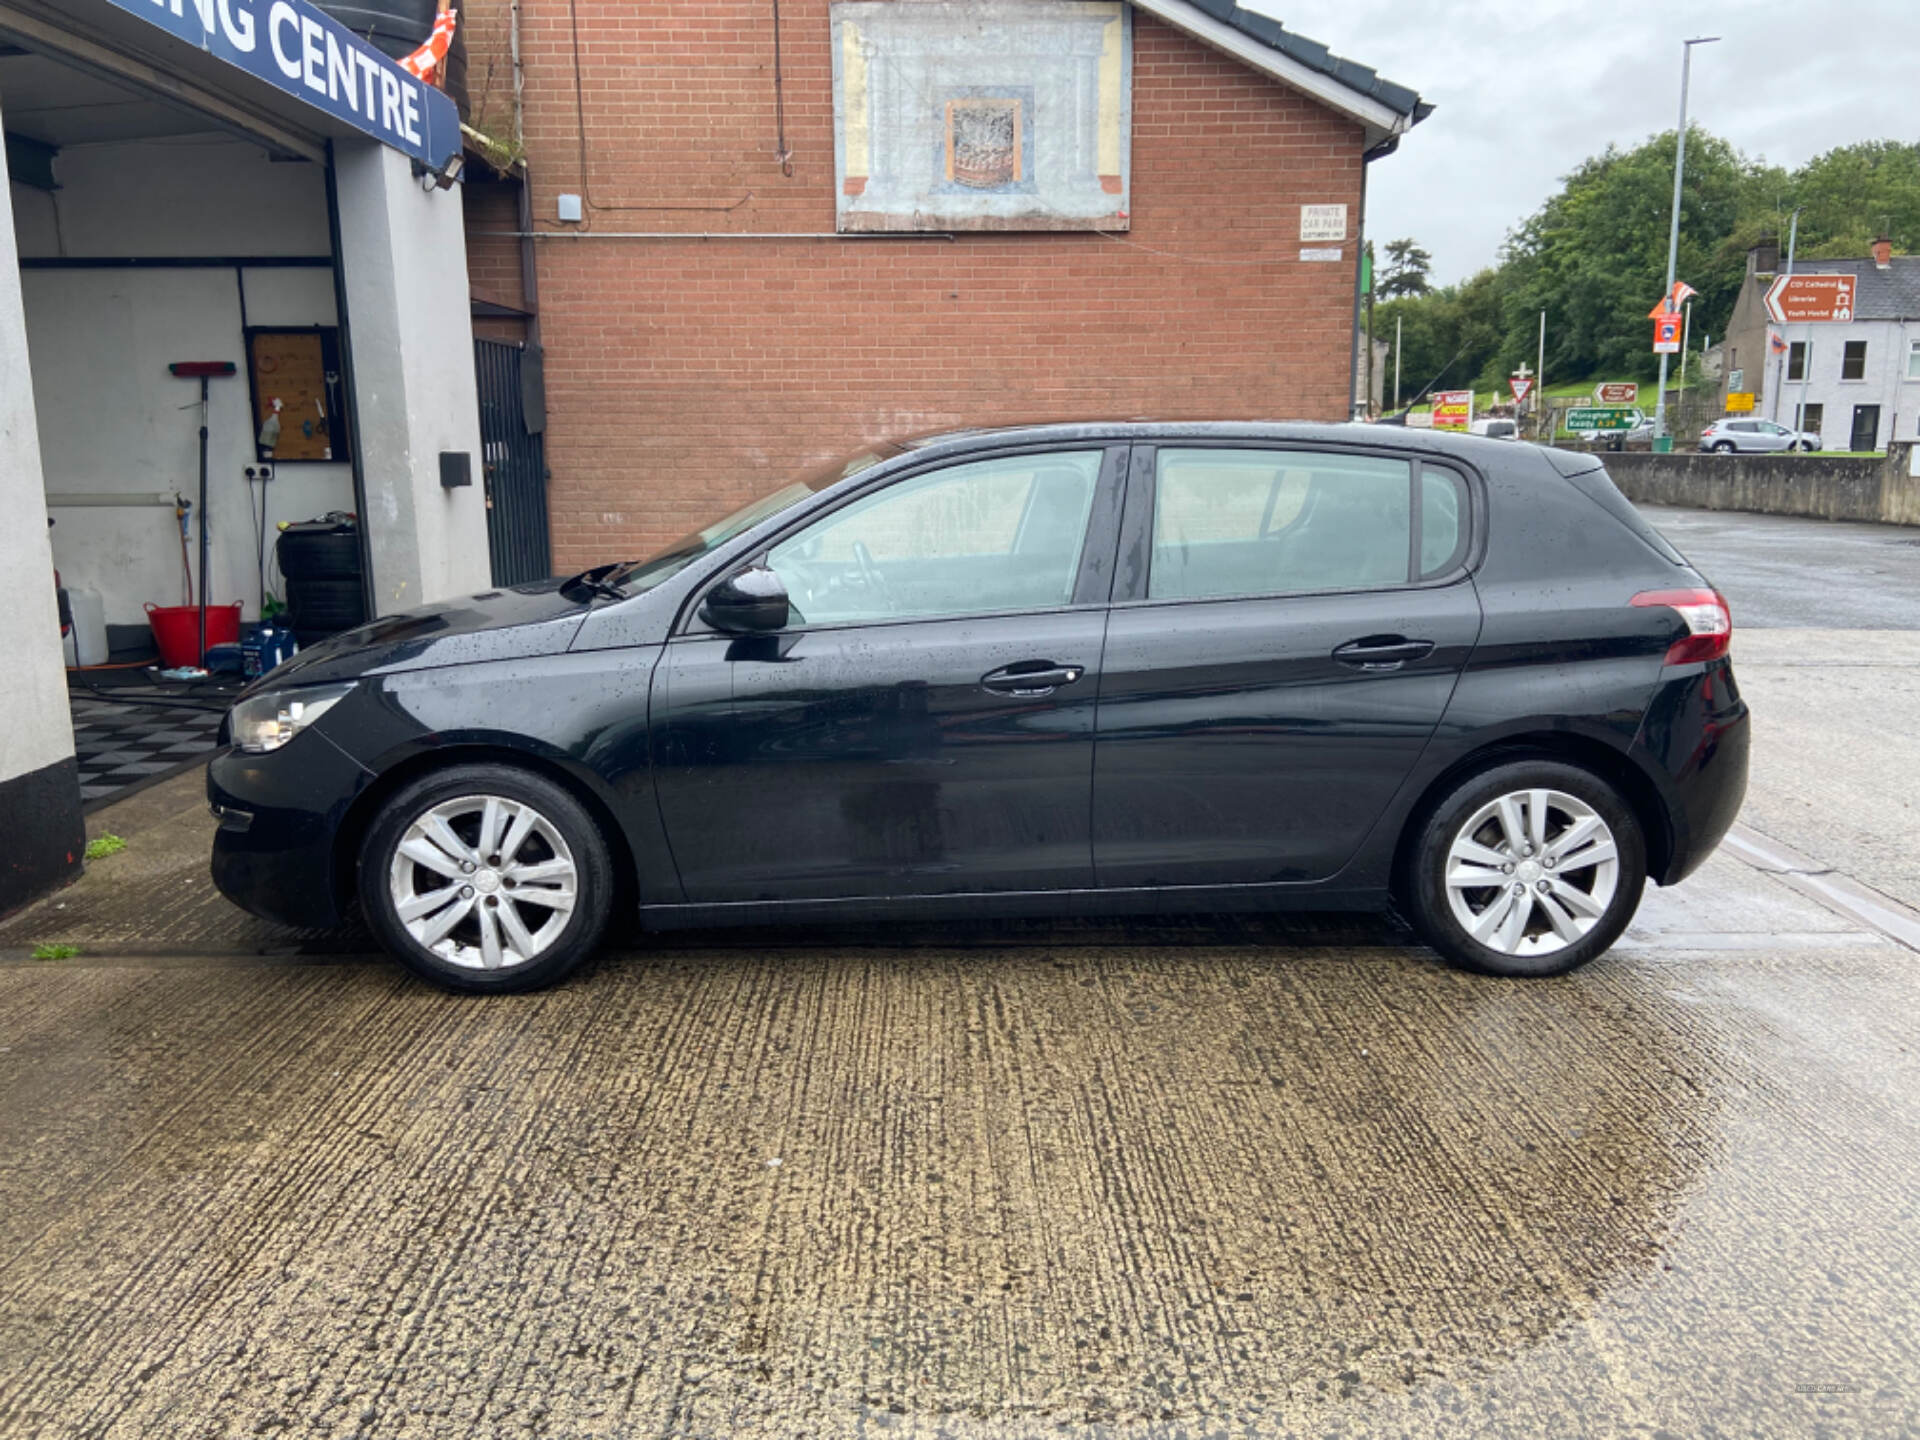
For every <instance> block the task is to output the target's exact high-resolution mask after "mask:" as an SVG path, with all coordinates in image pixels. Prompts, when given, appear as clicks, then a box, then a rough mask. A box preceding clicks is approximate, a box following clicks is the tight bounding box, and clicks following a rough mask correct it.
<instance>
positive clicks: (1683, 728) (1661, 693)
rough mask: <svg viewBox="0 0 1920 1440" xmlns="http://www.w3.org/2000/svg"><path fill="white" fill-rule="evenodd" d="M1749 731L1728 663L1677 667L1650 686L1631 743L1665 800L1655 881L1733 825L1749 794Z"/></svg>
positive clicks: (1687, 870)
mask: <svg viewBox="0 0 1920 1440" xmlns="http://www.w3.org/2000/svg"><path fill="white" fill-rule="evenodd" d="M1751 731H1752V717H1751V716H1750V715H1749V713H1748V710H1747V704H1746V701H1744V700H1742V699H1741V698H1740V687H1739V684H1738V683H1737V682H1736V681H1735V680H1734V678H1733V666H1732V664H1731V663H1730V662H1729V661H1726V660H1715V661H1713V662H1711V663H1710V664H1706V665H1695V666H1677V667H1675V669H1674V670H1673V671H1672V672H1671V678H1668V679H1665V680H1664V681H1663V682H1662V684H1661V686H1660V688H1659V690H1658V691H1656V692H1655V694H1654V697H1653V703H1652V704H1651V705H1650V706H1648V707H1647V714H1646V718H1645V719H1644V720H1643V721H1642V722H1641V725H1640V733H1639V735H1638V736H1637V737H1636V738H1635V739H1634V742H1633V748H1634V752H1635V756H1634V758H1635V759H1636V760H1637V761H1638V762H1639V763H1640V767H1641V769H1642V770H1643V771H1645V772H1647V773H1649V774H1651V775H1652V776H1653V777H1655V781H1656V783H1657V784H1658V785H1659V787H1660V790H1661V798H1662V799H1663V800H1664V801H1665V802H1666V811H1667V820H1668V825H1669V827H1670V835H1669V842H1670V843H1669V845H1668V853H1667V858H1666V864H1665V865H1664V866H1662V867H1661V869H1660V871H1659V873H1656V874H1655V875H1654V876H1653V879H1654V880H1655V881H1657V882H1658V883H1659V884H1662V885H1675V884H1678V883H1679V882H1680V881H1682V880H1684V879H1686V877H1687V876H1688V875H1691V874H1692V873H1693V872H1694V871H1695V870H1697V869H1698V868H1699V867H1700V865H1701V863H1702V862H1703V861H1705V859H1706V858H1707V856H1709V855H1711V854H1712V853H1713V850H1714V847H1715V846H1717V845H1718V844H1719V843H1720V841H1721V840H1722V839H1724V838H1725V836H1726V833H1727V831H1728V830H1729V829H1731V828H1732V826H1733V822H1734V820H1735V819H1736V818H1737V817H1738V816H1739V814H1740V804H1741V802H1742V801H1743V800H1745V799H1746V795H1747V759H1748V750H1749V748H1750V745H1751V740H1752V735H1751Z"/></svg>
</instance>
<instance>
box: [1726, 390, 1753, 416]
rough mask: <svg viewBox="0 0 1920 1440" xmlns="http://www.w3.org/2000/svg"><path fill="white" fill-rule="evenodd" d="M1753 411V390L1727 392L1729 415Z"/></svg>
mask: <svg viewBox="0 0 1920 1440" xmlns="http://www.w3.org/2000/svg"><path fill="white" fill-rule="evenodd" d="M1752 409H1753V392H1752V391H1751V390H1731V391H1729V392H1727V413H1728V414H1729V415H1733V414H1736V413H1739V412H1742V411H1749V410H1752Z"/></svg>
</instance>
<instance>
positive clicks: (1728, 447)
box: [1713, 440, 1736, 455]
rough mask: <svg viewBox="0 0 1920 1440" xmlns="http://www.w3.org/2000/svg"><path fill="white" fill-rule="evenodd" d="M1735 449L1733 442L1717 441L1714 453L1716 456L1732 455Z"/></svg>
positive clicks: (1714, 443)
mask: <svg viewBox="0 0 1920 1440" xmlns="http://www.w3.org/2000/svg"><path fill="white" fill-rule="evenodd" d="M1735 448H1736V447H1735V446H1734V443H1733V441H1731V440H1716V441H1714V442H1713V453H1714V454H1716V455H1731V454H1733V452H1734V449H1735Z"/></svg>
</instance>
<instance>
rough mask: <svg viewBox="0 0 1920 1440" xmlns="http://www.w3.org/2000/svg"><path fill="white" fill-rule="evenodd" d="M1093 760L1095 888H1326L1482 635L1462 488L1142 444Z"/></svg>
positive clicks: (1364, 463) (1269, 452) (1418, 473)
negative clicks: (1321, 884)
mask: <svg viewBox="0 0 1920 1440" xmlns="http://www.w3.org/2000/svg"><path fill="white" fill-rule="evenodd" d="M1132 471H1133V479H1132V483H1131V485H1130V487H1129V491H1128V497H1127V503H1126V518H1125V521H1124V528H1123V534H1122V540H1121V548H1120V558H1119V574H1118V576H1117V579H1116V584H1115V600H1116V603H1115V606H1114V609H1113V613H1112V616H1111V619H1110V621H1109V624H1108V629H1107V646H1106V652H1105V659H1104V661H1103V671H1102V676H1101V694H1100V714H1099V728H1098V738H1097V743H1096V746H1095V763H1094V868H1095V874H1096V878H1097V881H1098V883H1099V884H1101V885H1102V886H1158V885H1205V884H1243V883H1271V882H1287V881H1312V880H1321V879H1325V878H1326V877H1328V876H1331V875H1333V874H1334V873H1335V872H1337V871H1338V870H1339V869H1340V867H1341V866H1342V865H1344V864H1345V863H1346V861H1347V860H1348V859H1349V858H1351V857H1352V855H1353V854H1354V852H1355V851H1356V850H1357V849H1358V848H1359V845H1360V842H1361V840H1362V839H1363V838H1364V837H1365V835H1366V833H1367V830H1368V829H1369V827H1371V826H1372V824H1373V823H1374V821H1375V820H1377V819H1378V818H1379V816H1380V815H1381V813H1382V812H1383V811H1384V810H1385V809H1386V807H1387V804H1388V802H1389V800H1390V799H1391V798H1392V796H1393V793H1394V791H1395V790H1396V789H1397V788H1398V787H1399V785H1400V783H1401V781H1402V780H1403V779H1404V778H1405V777H1406V775H1407V773H1408V771H1409V770H1410V769H1411V768H1412V766H1413V764H1414V762H1415V760H1416V759H1418V757H1419V755H1420V752H1421V750H1422V749H1423V748H1424V747H1425V745H1426V743H1427V741H1428V738H1429V737H1430V736H1431V735H1432V734H1433V731H1434V728H1435V726H1436V725H1437V724H1438V723H1439V720H1440V717H1441V714H1442V712H1443V711H1444V710H1445V709H1446V705H1447V701H1448V699H1449V697H1450V696H1451V695H1452V692H1453V687H1454V682H1455V680H1456V679H1457V678H1458V676H1459V674H1460V671H1461V669H1462V668H1463V667H1464V665H1465V663H1466V659H1467V656H1468V653H1469V652H1470V651H1471V650H1472V648H1473V644H1474V641H1475V639H1476V637H1477V636H1478V634H1479V629H1480V606H1479V602H1478V600H1477V598H1476V597H1475V594H1474V590H1473V586H1472V583H1471V581H1470V580H1469V579H1468V578H1467V573H1466V569H1467V561H1468V558H1469V555H1470V553H1471V547H1472V545H1473V543H1474V527H1475V524H1476V520H1475V515H1476V513H1477V512H1478V510H1479V508H1480V507H1479V505H1478V503H1477V501H1476V499H1475V492H1474V487H1473V485H1472V483H1471V482H1470V481H1469V478H1468V477H1467V476H1466V475H1465V474H1464V473H1463V472H1461V471H1457V470H1453V469H1449V468H1445V467H1441V466H1437V465H1433V464H1431V463H1424V464H1423V463H1422V462H1420V461H1418V460H1410V459H1408V458H1406V457H1404V456H1395V455H1391V454H1384V453H1381V454H1365V453H1358V452H1338V451H1332V450H1327V451H1317V452H1316V451H1313V450H1302V449H1293V450H1283V449H1262V448H1256V447H1252V446H1240V447H1227V446H1199V445H1189V446H1180V447H1172V446H1169V447H1165V448H1160V449H1158V450H1157V451H1155V450H1152V449H1150V448H1149V447H1146V446H1139V447H1136V449H1135V451H1134V455H1133V462H1132Z"/></svg>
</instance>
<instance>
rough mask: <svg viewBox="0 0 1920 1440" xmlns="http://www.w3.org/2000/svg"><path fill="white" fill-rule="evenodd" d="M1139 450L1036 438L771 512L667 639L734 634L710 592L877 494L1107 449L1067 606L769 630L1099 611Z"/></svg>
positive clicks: (697, 593) (1117, 442) (689, 603)
mask: <svg viewBox="0 0 1920 1440" xmlns="http://www.w3.org/2000/svg"><path fill="white" fill-rule="evenodd" d="M1132 448H1134V447H1133V443H1132V442H1131V441H1129V440H1126V439H1113V438H1107V439H1097V438H1095V439H1084V440H1079V441H1071V442H1063V441H1059V440H1054V441H1050V442H1029V443H1027V444H1024V445H1008V446H1004V447H994V448H992V449H989V450H980V451H973V452H970V453H968V454H966V455H964V456H954V455H945V456H939V457H930V458H929V459H928V460H927V462H926V463H925V464H922V465H914V466H909V467H906V468H903V469H900V470H896V471H892V472H889V473H888V474H886V475H882V476H878V477H875V479H874V480H873V482H872V483H870V484H867V485H859V486H855V487H854V488H852V489H850V490H848V491H847V493H846V494H844V495H840V496H836V497H835V498H834V499H833V500H832V501H831V502H830V503H827V504H823V505H821V506H819V507H818V508H814V507H811V506H807V505H805V503H804V502H803V503H802V505H800V506H796V507H794V508H795V509H797V510H800V511H801V512H802V513H800V514H793V513H792V512H790V511H782V512H780V513H779V514H778V515H773V516H769V517H768V519H769V521H779V520H784V522H785V523H783V524H781V525H779V527H778V528H777V529H775V530H773V531H771V532H769V533H768V534H767V535H765V536H763V537H762V538H761V539H759V540H758V541H756V542H755V543H754V545H753V546H752V548H751V549H749V550H746V551H744V552H742V553H740V554H737V555H735V556H734V557H733V558H732V559H730V560H725V561H722V562H720V563H719V564H716V565H715V566H714V567H713V569H712V571H711V572H710V573H708V574H706V575H703V576H701V577H700V579H699V581H698V582H697V583H696V584H695V585H694V586H693V587H692V589H690V590H689V591H688V592H687V598H686V599H685V600H684V601H682V602H681V606H680V610H679V613H678V614H676V615H675V616H674V621H673V625H672V626H671V628H670V629H669V630H668V632H667V640H668V642H669V643H671V642H673V641H675V640H680V639H684V638H688V637H700V638H711V637H713V636H716V635H730V634H731V632H729V631H724V630H716V629H714V628H713V627H712V626H710V625H707V624H706V623H705V622H703V621H702V620H701V619H700V605H701V602H703V601H704V600H705V599H706V598H707V592H708V591H710V590H712V589H713V587H714V586H716V585H718V584H719V583H720V582H721V581H722V580H724V579H726V578H727V577H728V576H729V575H732V574H735V573H737V572H738V571H740V570H743V569H746V568H747V567H749V566H752V565H761V564H765V563H766V558H767V555H768V554H769V553H770V552H771V551H772V550H773V549H774V547H775V546H777V545H779V544H780V543H781V542H783V541H784V540H786V539H787V538H788V537H789V536H791V535H794V534H796V533H798V532H799V531H801V530H804V529H806V528H807V527H808V526H809V525H812V524H814V523H816V522H818V521H821V520H824V519H826V518H827V517H828V516H829V515H832V514H834V513H835V512H837V511H839V510H842V509H844V508H846V507H847V506H848V505H852V504H855V503H856V502H858V501H861V500H864V499H866V498H867V497H868V496H870V495H874V494H877V493H879V492H880V491H882V490H885V489H889V488H891V487H892V486H894V485H899V484H903V483H905V482H906V481H908V480H913V479H917V478H919V477H920V476H924V475H929V474H932V473H934V472H936V471H939V470H957V469H960V468H961V467H963V466H969V465H978V464H983V463H986V462H989V461H993V460H1011V459H1017V458H1018V457H1020V456H1023V455H1078V454H1085V453H1086V452H1088V451H1090V450H1092V451H1098V452H1099V453H1100V468H1099V470H1098V471H1097V472H1096V474H1095V477H1094V493H1093V503H1092V505H1091V506H1089V507H1088V515H1087V527H1086V529H1085V530H1084V531H1083V532H1082V534H1081V537H1080V564H1079V568H1078V570H1077V571H1076V572H1075V574H1074V585H1073V592H1072V593H1073V599H1072V600H1070V601H1068V602H1067V603H1066V604H1064V605H1049V606H1044V607H1041V608H1038V609H1022V610H993V611H985V610H970V611H967V612H965V613H964V614H955V615H886V616H875V617H873V618H871V619H866V620H840V621H803V622H801V623H800V624H797V625H789V626H787V627H786V628H784V629H781V630H776V631H771V632H769V633H770V634H775V635H800V634H805V633H807V632H809V631H814V630H822V631H825V630H851V629H860V628H863V627H866V626H871V625H920V624H927V623H930V622H938V621H945V620H988V619H995V618H1003V617H1006V616H1011V615H1054V614H1061V613H1064V612H1067V611H1074V610H1087V609H1097V608H1099V607H1100V606H1102V605H1104V604H1106V603H1107V595H1106V593H1105V592H1107V591H1109V590H1110V588H1111V580H1110V579H1109V578H1108V577H1109V576H1110V575H1111V573H1112V569H1113V552H1114V548H1115V546H1116V545H1117V543H1118V539H1119V532H1120V525H1121V516H1120V506H1121V497H1120V491H1121V490H1122V489H1123V488H1124V484H1125V479H1126V475H1127V466H1128V454H1129V451H1130V450H1131V449H1132ZM733 638H736V639H737V638H739V637H738V636H734V637H733Z"/></svg>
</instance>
